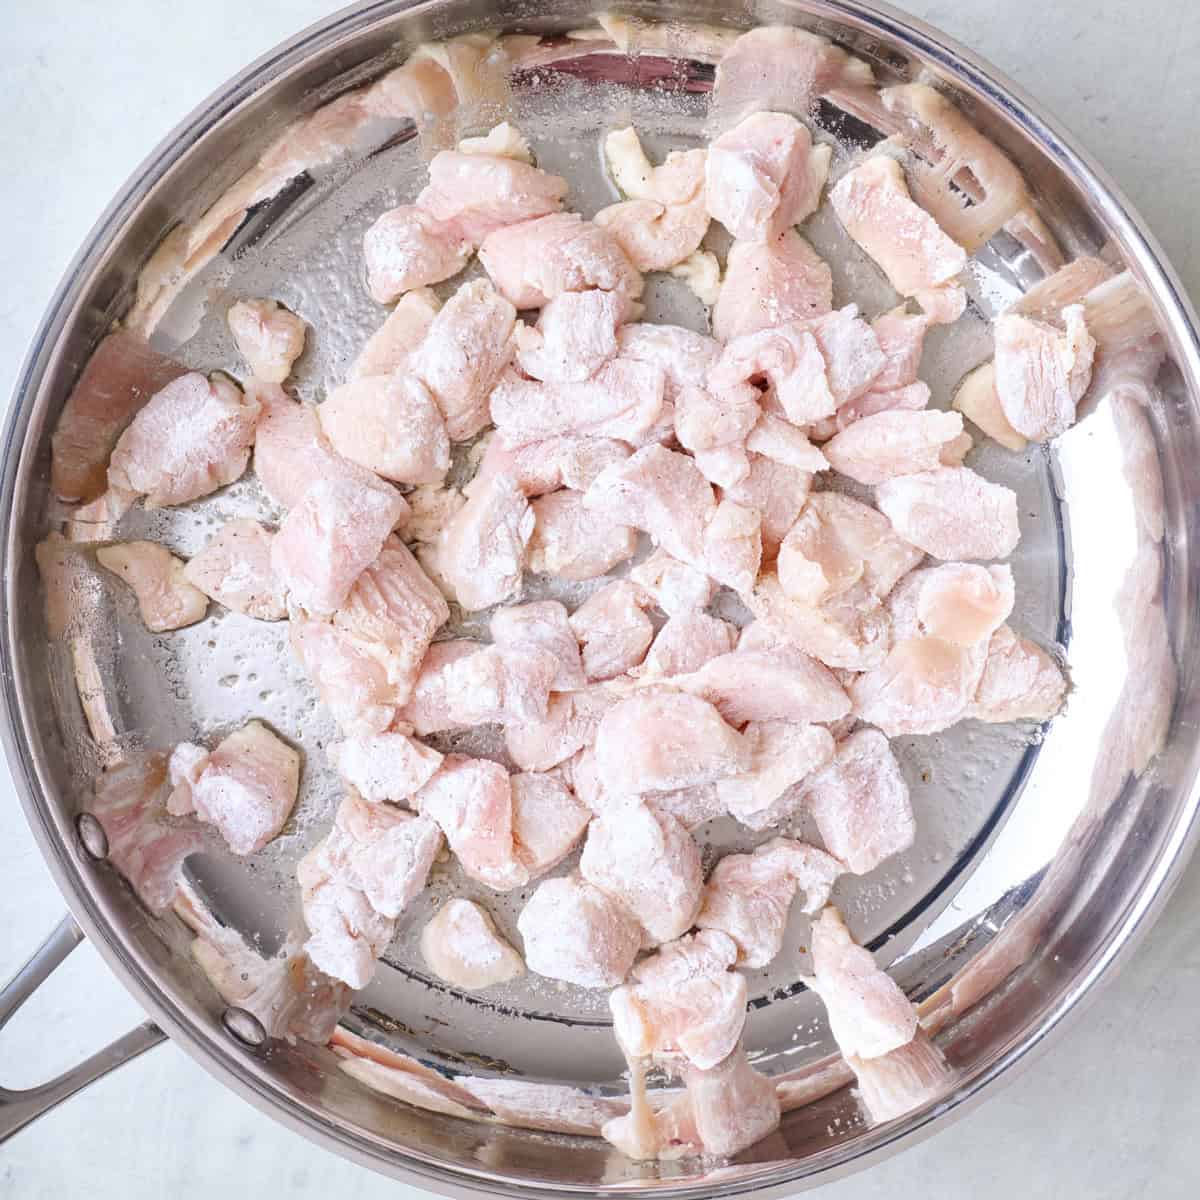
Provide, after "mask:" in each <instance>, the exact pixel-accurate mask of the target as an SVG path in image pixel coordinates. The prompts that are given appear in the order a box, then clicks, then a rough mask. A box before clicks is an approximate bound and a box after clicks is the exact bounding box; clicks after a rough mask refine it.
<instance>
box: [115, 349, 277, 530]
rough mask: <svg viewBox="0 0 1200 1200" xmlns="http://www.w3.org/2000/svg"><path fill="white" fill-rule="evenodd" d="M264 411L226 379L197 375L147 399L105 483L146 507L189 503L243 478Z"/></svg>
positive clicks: (183, 378) (124, 436) (119, 441)
mask: <svg viewBox="0 0 1200 1200" xmlns="http://www.w3.org/2000/svg"><path fill="white" fill-rule="evenodd" d="M258 413H259V406H258V403H257V401H256V400H254V398H253V397H252V396H243V395H242V393H241V391H240V390H239V389H238V387H237V385H236V384H234V383H232V382H230V381H229V380H228V379H225V378H223V377H222V376H219V375H218V376H214V377H213V378H212V379H211V380H210V379H207V378H206V377H205V376H203V375H201V374H199V372H196V371H193V372H191V373H190V374H187V375H182V376H180V377H179V378H178V379H176V380H174V381H173V382H171V383H168V384H167V386H166V387H164V388H163V389H162V390H161V391H158V392H155V394H154V395H153V396H151V397H150V400H149V402H148V403H147V404H146V407H145V408H143V409H142V410H141V411H140V412H139V413H138V414H137V416H136V417H134V418H133V421H132V422H131V423H130V425H129V428H128V429H126V430H125V432H124V433H123V434H121V436H120V438H118V439H117V445H116V448H115V449H114V450H113V452H112V458H111V460H110V461H109V464H108V483H109V487H112V488H123V489H124V490H125V491H127V492H132V493H134V494H135V495H139V496H145V503H146V507H147V508H162V507H163V506H165V505H171V504H186V503H187V502H188V501H189V500H196V499H198V498H199V497H200V496H207V495H208V494H209V493H210V492H215V491H216V490H217V488H219V487H224V486H225V484H227V483H232V482H233V481H234V480H235V479H238V478H240V476H241V474H242V472H243V471H244V470H245V469H246V464H247V463H248V462H249V461H250V445H251V443H252V442H253V441H254V427H255V423H256V422H257V420H258Z"/></svg>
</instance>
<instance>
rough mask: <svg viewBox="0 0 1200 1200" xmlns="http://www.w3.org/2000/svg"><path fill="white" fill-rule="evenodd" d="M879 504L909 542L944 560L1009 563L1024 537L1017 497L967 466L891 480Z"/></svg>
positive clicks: (879, 495) (877, 496)
mask: <svg viewBox="0 0 1200 1200" xmlns="http://www.w3.org/2000/svg"><path fill="white" fill-rule="evenodd" d="M875 502H876V504H878V505H879V509H880V511H881V512H882V513H883V515H884V516H885V517H887V518H888V520H889V521H891V523H892V528H893V529H895V531H896V532H897V533H898V534H899V535H900V536H901V537H902V538H904V539H905V541H908V542H911V543H912V544H913V545H914V546H917V547H919V548H920V549H921V550H924V551H925V552H926V554H931V555H933V557H934V558H940V559H942V560H943V561H946V560H950V559H969V558H1007V557H1008V556H1009V555H1010V554H1011V553H1012V552H1013V550H1014V549H1015V548H1016V545H1017V542H1018V541H1019V540H1020V538H1021V530H1020V526H1019V525H1018V523H1017V497H1016V494H1015V493H1014V492H1012V491H1011V490H1010V489H1009V488H1006V487H1003V486H1001V485H1000V484H998V483H991V482H990V481H989V480H987V479H984V478H983V477H982V476H981V475H976V474H975V472H974V471H972V470H969V469H968V468H967V467H940V468H939V469H938V470H936V471H926V472H923V473H921V474H919V475H904V476H901V477H900V478H898V479H889V480H886V481H885V482H884V483H881V484H880V485H879V487H878V488H877V489H876V492H875Z"/></svg>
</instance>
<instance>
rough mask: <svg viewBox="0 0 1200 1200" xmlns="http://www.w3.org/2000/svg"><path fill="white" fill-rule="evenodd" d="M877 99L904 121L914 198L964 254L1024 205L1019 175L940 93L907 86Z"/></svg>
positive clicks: (885, 91)
mask: <svg viewBox="0 0 1200 1200" xmlns="http://www.w3.org/2000/svg"><path fill="white" fill-rule="evenodd" d="M879 95H880V99H881V100H882V101H883V105H884V108H885V109H887V111H888V112H889V113H894V114H896V115H897V116H900V117H904V118H906V125H907V128H906V129H904V130H903V134H904V135H905V141H906V143H907V144H908V145H909V146H910V147H911V148H912V149H913V150H915V151H916V153H915V154H914V155H913V157H912V161H911V163H910V167H909V172H910V176H911V178H912V188H913V195H914V197H915V199H916V200H917V202H918V203H919V204H921V205H922V206H923V207H924V208H926V209H927V210H928V211H929V212H931V213H932V214H933V216H934V217H935V218H936V220H937V221H938V223H939V224H940V225H941V227H942V228H943V229H944V230H945V231H946V232H947V233H948V234H949V235H950V236H951V237H952V238H954V240H955V241H956V242H958V243H959V244H960V245H961V246H963V247H964V248H965V250H966V251H967V253H968V254H973V253H974V252H975V251H976V250H978V249H979V248H980V247H981V246H982V245H983V244H984V243H985V242H986V241H987V240H988V239H989V238H990V237H991V236H992V235H993V234H994V233H996V232H997V231H998V230H999V229H1001V228H1002V227H1006V226H1007V225H1009V224H1010V223H1011V221H1012V219H1013V218H1014V217H1016V216H1017V215H1018V213H1020V211H1021V210H1022V209H1023V208H1025V207H1026V206H1027V205H1028V204H1029V194H1028V192H1027V191H1026V188H1025V181H1024V179H1022V178H1021V173H1020V172H1019V171H1018V170H1017V168H1016V167H1014V166H1013V164H1012V163H1011V162H1009V160H1008V159H1007V158H1005V156H1004V155H1003V154H1002V153H1001V152H1000V150H999V149H998V148H997V147H996V145H995V144H994V143H993V142H991V141H989V140H988V139H987V138H985V137H984V136H983V134H981V133H980V132H979V130H977V129H976V128H975V127H974V126H973V125H972V124H971V123H970V121H968V120H967V118H966V117H965V116H964V114H963V113H962V112H961V111H959V109H958V108H957V107H956V106H955V104H954V103H953V101H951V100H949V99H948V98H947V97H945V96H943V95H942V93H941V92H939V91H937V90H936V89H935V88H932V87H930V86H929V85H928V84H924V83H910V84H905V85H903V86H901V87H890V88H884V89H883V90H882V91H881V92H880V94H879ZM910 131H911V132H910ZM964 177H965V178H964ZM968 180H969V182H967V181H968Z"/></svg>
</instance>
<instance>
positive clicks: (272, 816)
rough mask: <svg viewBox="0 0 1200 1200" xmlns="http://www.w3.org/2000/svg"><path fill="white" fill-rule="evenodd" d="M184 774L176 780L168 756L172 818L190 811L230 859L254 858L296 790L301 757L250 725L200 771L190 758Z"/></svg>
mask: <svg viewBox="0 0 1200 1200" xmlns="http://www.w3.org/2000/svg"><path fill="white" fill-rule="evenodd" d="M186 758H188V759H191V760H192V761H191V762H190V763H189V764H188V766H189V770H188V773H189V774H190V775H193V776H194V779H193V780H191V781H189V780H188V779H187V778H179V779H177V778H176V760H175V755H174V754H173V755H172V756H171V782H172V784H174V785H175V790H174V791H173V792H172V793H171V796H170V799H169V800H168V802H167V807H168V808H169V809H170V811H171V812H172V813H174V814H176V815H181V814H183V813H190V812H194V813H195V814H196V816H197V817H199V818H200V820H201V821H206V822H207V823H208V824H210V825H215V826H216V827H217V829H218V831H219V832H220V834H221V836H222V837H223V838H224V839H225V842H226V844H227V845H228V846H229V848H230V850H232V851H233V852H234V854H254V853H256V852H257V851H259V850H261V849H262V848H263V847H264V846H265V845H266V844H267V843H268V842H269V841H271V839H272V838H274V837H275V835H276V834H277V833H278V832H279V831H280V830H281V829H282V828H283V826H284V824H285V823H286V821H287V819H288V817H289V816H291V813H292V808H293V807H294V805H295V803H296V796H297V793H298V792H299V788H300V752H299V751H298V750H293V749H292V747H291V746H289V745H288V744H287V743H286V742H283V741H281V740H280V739H279V738H278V737H276V736H275V734H273V733H272V732H271V731H270V730H269V729H268V728H267V727H266V726H265V725H264V724H263V723H262V722H261V721H250V722H248V723H247V724H245V725H243V726H242V728H241V729H239V730H238V731H237V732H236V733H231V734H230V735H229V736H228V737H227V738H225V739H224V740H223V741H221V742H220V743H219V744H218V745H217V748H216V749H215V750H214V751H213V752H212V754H210V755H209V756H208V758H207V761H206V762H205V763H204V765H203V767H202V769H200V770H199V772H198V773H197V772H196V766H197V763H196V762H195V760H194V755H188V756H186Z"/></svg>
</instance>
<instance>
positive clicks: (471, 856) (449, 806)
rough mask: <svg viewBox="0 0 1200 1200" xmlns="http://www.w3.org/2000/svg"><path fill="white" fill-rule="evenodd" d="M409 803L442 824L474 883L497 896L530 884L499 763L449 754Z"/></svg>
mask: <svg viewBox="0 0 1200 1200" xmlns="http://www.w3.org/2000/svg"><path fill="white" fill-rule="evenodd" d="M412 803H413V806H414V807H415V808H416V810H417V811H418V812H419V813H421V815H422V816H425V817H429V818H430V819H431V820H433V821H436V822H437V823H438V825H439V826H441V829H442V832H443V833H444V834H445V835H446V841H447V842H449V843H450V849H451V850H452V851H453V852H454V853H455V855H457V857H458V861H459V862H460V863H461V864H462V868H463V870H464V871H466V873H467V874H468V875H470V876H471V878H472V879H478V880H479V882H480V883H486V884H487V886H488V887H490V888H494V889H495V890H496V891H498V892H507V891H511V890H512V889H513V888H517V887H523V886H524V885H525V884H526V883H528V882H529V870H528V868H527V867H525V866H524V865H523V864H522V863H521V862H520V861H519V860H518V859H517V855H516V844H515V842H514V841H513V824H512V816H513V811H512V810H513V804H512V784H511V783H510V782H509V778H508V772H507V771H506V770H505V769H504V768H503V767H502V766H500V765H499V763H494V762H489V761H487V760H486V759H482V758H465V757H463V756H462V755H461V754H448V755H447V756H446V758H445V761H444V762H443V763H442V766H441V769H440V770H439V771H438V773H437V774H436V775H434V777H433V778H432V779H431V780H430V781H429V782H428V783H427V784H426V785H425V786H424V787H423V788H422V789H421V790H420V791H419V792H417V794H416V795H415V796H414V797H413V801H412ZM535 969H536V968H535Z"/></svg>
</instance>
